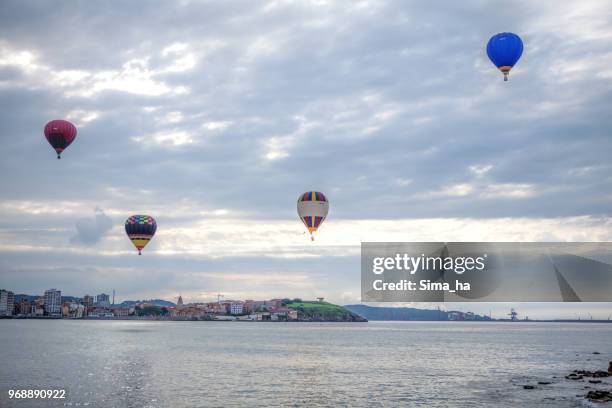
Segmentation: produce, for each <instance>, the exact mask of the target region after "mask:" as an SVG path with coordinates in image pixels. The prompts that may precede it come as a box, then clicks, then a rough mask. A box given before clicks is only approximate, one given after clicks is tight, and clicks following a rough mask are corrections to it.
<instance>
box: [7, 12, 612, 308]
mask: <svg viewBox="0 0 612 408" xmlns="http://www.w3.org/2000/svg"><path fill="white" fill-rule="evenodd" d="M0 23H1V27H2V28H1V29H0V103H1V106H2V109H1V110H0V118H1V119H0V120H1V123H2V130H1V131H0V137H1V138H2V146H3V152H2V160H0V173H1V174H2V176H1V177H0V200H1V201H0V287H7V288H9V289H12V290H14V291H16V292H18V293H41V292H42V291H43V290H44V289H46V288H49V287H57V288H60V289H62V291H63V292H64V293H66V294H72V295H79V296H81V295H83V294H85V293H90V294H96V293H100V292H107V293H108V292H110V291H111V290H112V289H113V288H114V289H116V290H117V294H118V299H120V300H123V299H135V298H144V297H147V298H150V297H162V298H166V299H168V300H172V299H173V298H174V297H176V296H178V294H179V293H180V294H182V295H183V297H184V298H185V300H186V301H200V300H210V299H213V298H216V294H217V293H223V294H224V295H225V296H226V298H270V297H278V296H283V297H285V296H289V297H298V296H299V297H303V298H314V297H315V296H324V297H326V298H328V299H329V300H331V301H334V302H338V303H354V302H358V301H359V293H360V289H359V282H360V281H359V251H360V247H359V245H360V242H361V241H467V240H470V241H585V240H588V241H610V240H612V220H611V219H610V218H609V217H610V214H611V210H610V208H611V205H612V173H611V167H612V162H611V161H610V156H611V154H612V141H611V136H612V135H611V134H610V133H611V129H612V115H610V111H611V107H612V49H611V48H610V44H611V42H612V8H610V7H609V3H608V2H607V1H605V0H604V1H584V2H571V3H569V2H567V3H564V2H553V1H549V2H512V3H511V4H510V3H509V2H495V3H490V2H485V1H464V2H450V1H449V2H447V3H446V4H444V6H443V7H442V6H441V4H440V3H437V4H426V3H425V2H423V3H413V2H410V3H408V2H403V1H335V2H332V1H323V0H318V1H295V2H292V1H270V2H257V1H235V2H212V1H211V2H206V1H199V2H195V1H194V2H190V1H176V2H167V1H147V2H144V1H133V2H87V1H80V2H78V1H75V2H63V3H57V2H54V3H50V2H45V1H30V2H21V1H3V2H1V3H0ZM500 31H513V32H516V33H518V34H519V35H520V36H521V37H522V38H523V40H524V43H525V52H524V54H523V57H522V59H521V61H520V62H519V64H518V65H517V67H516V68H515V69H513V70H512V72H511V74H510V81H509V82H507V83H505V82H504V81H503V80H502V75H501V73H500V72H499V71H497V70H496V69H495V68H494V67H493V65H492V64H491V63H490V62H489V61H488V59H487V56H486V52H485V46H486V42H487V40H488V39H489V37H490V36H491V35H493V34H495V33H497V32H500ZM55 118H65V119H68V120H71V121H72V122H73V123H75V124H76V125H77V126H78V129H79V134H78V136H77V139H76V141H75V142H74V143H73V145H71V146H70V147H69V148H68V149H67V150H66V152H65V153H64V154H63V158H62V160H61V161H58V160H57V159H56V157H55V154H54V152H53V151H52V149H51V148H50V146H49V145H48V144H47V142H46V140H45V139H44V137H43V134H42V128H43V126H44V125H45V123H46V122H47V121H49V120H51V119H55ZM307 190H319V191H323V192H325V193H326V194H327V196H328V197H329V199H330V204H331V205H330V207H331V209H330V215H329V218H328V220H327V221H326V222H325V224H324V225H323V227H322V228H321V230H320V231H319V234H318V236H317V240H316V241H315V242H314V243H311V242H310V240H309V239H308V237H307V235H305V234H304V228H303V225H302V224H301V223H300V221H299V220H298V218H297V215H296V210H295V202H296V199H297V197H298V195H299V194H300V193H302V192H304V191H307ZM138 213H141V214H142V213H144V214H150V215H152V216H154V217H155V218H156V219H157V221H158V232H157V235H156V237H155V239H154V240H153V241H152V243H151V244H150V245H149V246H148V247H147V248H146V249H145V250H144V254H143V256H140V257H139V256H137V255H136V251H135V249H134V248H133V247H132V245H131V243H130V242H129V240H127V238H126V237H125V234H124V230H123V223H124V220H125V219H126V218H127V217H128V216H129V215H131V214H138ZM507 306H508V305H497V306H495V305H494V306H491V305H480V306H479V305H474V306H473V307H471V306H470V308H472V309H476V310H481V309H482V310H487V311H488V310H489V309H490V308H491V307H493V308H494V310H495V312H494V314H495V313H497V311H498V310H499V313H500V314H501V313H502V311H505V309H506V308H507ZM463 308H464V309H466V308H467V305H465V304H464V305H463ZM479 308H480V309H479ZM522 308H523V310H526V311H527V312H529V313H530V315H532V316H535V317H547V316H553V315H554V316H569V317H574V316H575V315H576V313H579V314H582V316H585V315H586V313H592V314H593V315H596V316H599V317H604V318H607V316H608V315H609V314H610V313H612V305H610V304H590V305H582V306H575V305H574V306H572V305H558V304H554V305H551V304H548V305H539V306H537V305H522ZM519 309H520V308H519Z"/></svg>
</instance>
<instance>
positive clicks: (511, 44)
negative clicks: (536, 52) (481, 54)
mask: <svg viewBox="0 0 612 408" xmlns="http://www.w3.org/2000/svg"><path fill="white" fill-rule="evenodd" d="M522 54H523V41H521V37H519V36H518V35H516V34H513V33H499V34H495V35H494V36H493V37H491V39H490V40H489V43H488V44H487V55H488V56H489V59H490V60H491V62H492V63H493V64H495V66H496V67H497V68H499V70H500V71H501V72H502V73H503V74H504V81H507V80H508V73H509V72H510V70H511V69H512V67H513V66H514V65H515V64H516V63H517V61H518V60H519V58H521V55H522Z"/></svg>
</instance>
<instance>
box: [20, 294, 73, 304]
mask: <svg viewBox="0 0 612 408" xmlns="http://www.w3.org/2000/svg"><path fill="white" fill-rule="evenodd" d="M44 296H45V295H44V294H43V295H26V294H24V293H18V294H16V295H15V302H19V301H21V300H22V299H25V300H27V301H29V302H33V301H35V300H36V299H38V298H39V297H44ZM81 300H83V298H80V297H76V296H64V295H62V302H76V301H81Z"/></svg>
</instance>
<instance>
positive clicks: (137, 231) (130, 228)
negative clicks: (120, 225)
mask: <svg viewBox="0 0 612 408" xmlns="http://www.w3.org/2000/svg"><path fill="white" fill-rule="evenodd" d="M155 231H157V222H155V219H154V218H153V217H151V216H149V215H132V216H131V217H130V218H128V219H127V220H125V233H126V234H127V236H128V237H129V238H130V240H131V241H132V244H134V246H135V247H136V249H138V255H142V254H141V251H142V249H143V248H144V247H145V246H147V244H148V243H149V241H151V239H152V238H153V235H155Z"/></svg>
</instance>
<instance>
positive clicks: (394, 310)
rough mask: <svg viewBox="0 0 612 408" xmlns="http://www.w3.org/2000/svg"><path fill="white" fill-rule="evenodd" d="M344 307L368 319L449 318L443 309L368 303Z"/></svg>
mask: <svg viewBox="0 0 612 408" xmlns="http://www.w3.org/2000/svg"><path fill="white" fill-rule="evenodd" d="M343 307H344V308H345V309H347V310H350V311H351V312H353V313H355V314H358V315H359V316H362V317H365V318H366V319H368V320H448V314H447V313H446V312H444V311H441V310H431V309H416V308H412V307H374V306H366V305H346V306H343Z"/></svg>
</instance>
